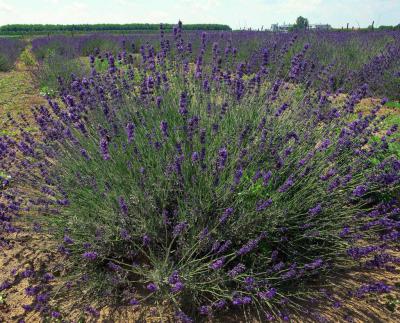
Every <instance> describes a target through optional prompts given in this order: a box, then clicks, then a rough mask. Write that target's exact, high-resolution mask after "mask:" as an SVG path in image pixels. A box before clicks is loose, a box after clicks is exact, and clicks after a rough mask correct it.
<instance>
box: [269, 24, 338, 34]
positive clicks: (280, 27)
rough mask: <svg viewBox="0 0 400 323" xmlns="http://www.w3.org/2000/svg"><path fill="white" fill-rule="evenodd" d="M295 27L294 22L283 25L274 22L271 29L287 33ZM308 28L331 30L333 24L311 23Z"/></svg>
mask: <svg viewBox="0 0 400 323" xmlns="http://www.w3.org/2000/svg"><path fill="white" fill-rule="evenodd" d="M293 27H294V25H292V24H283V25H279V24H272V25H271V31H274V32H283V33H287V32H289V31H290V30H291V29H292V28H293ZM308 29H311V30H330V29H332V26H331V25H329V24H314V25H309V26H308Z"/></svg>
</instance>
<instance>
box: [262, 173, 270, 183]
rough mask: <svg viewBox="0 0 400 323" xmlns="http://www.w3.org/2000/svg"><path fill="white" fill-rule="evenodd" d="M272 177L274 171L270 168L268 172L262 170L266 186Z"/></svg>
mask: <svg viewBox="0 0 400 323" xmlns="http://www.w3.org/2000/svg"><path fill="white" fill-rule="evenodd" d="M271 177H272V172H271V171H270V170H269V171H268V172H266V173H265V172H264V171H263V172H262V178H263V185H264V186H267V185H268V183H269V180H270V179H271Z"/></svg>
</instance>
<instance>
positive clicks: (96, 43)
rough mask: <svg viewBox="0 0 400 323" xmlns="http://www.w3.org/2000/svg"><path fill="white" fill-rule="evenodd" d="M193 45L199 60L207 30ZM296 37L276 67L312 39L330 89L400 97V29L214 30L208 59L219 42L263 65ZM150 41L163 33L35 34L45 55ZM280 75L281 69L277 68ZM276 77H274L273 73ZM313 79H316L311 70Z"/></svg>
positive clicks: (37, 49) (136, 46) (193, 35)
mask: <svg viewBox="0 0 400 323" xmlns="http://www.w3.org/2000/svg"><path fill="white" fill-rule="evenodd" d="M183 35H184V36H183V37H184V39H185V41H186V43H187V45H188V46H190V48H191V49H192V53H191V55H190V61H191V62H195V60H196V55H195V54H194V53H196V52H197V51H198V50H199V48H200V47H201V41H200V39H201V32H186V33H184V34H183ZM292 40H293V41H294V46H292V49H291V50H290V51H289V52H288V53H287V55H286V56H285V58H284V59H280V58H281V57H280V56H279V61H274V60H273V56H271V57H270V58H269V59H270V60H271V61H270V69H271V70H272V71H274V70H276V69H277V68H279V64H284V65H285V69H282V70H281V71H282V73H283V74H282V75H279V77H283V76H284V75H285V74H286V73H288V71H289V68H290V59H291V58H292V57H293V55H294V54H295V53H297V52H299V51H300V49H301V47H302V46H303V44H304V43H305V42H308V43H310V44H311V49H310V50H309V51H308V53H307V54H306V57H307V58H308V64H313V65H314V66H312V67H313V68H314V69H315V70H317V71H319V70H321V69H322V68H325V78H324V79H323V80H320V82H319V83H320V85H324V86H325V88H326V90H333V91H336V90H338V89H339V88H343V90H344V91H347V92H348V91H350V90H351V89H352V88H353V87H354V86H361V85H362V84H364V83H367V84H369V91H370V93H369V94H370V95H372V96H386V97H389V98H391V99H398V98H399V95H398V93H400V59H399V57H400V32H398V31H397V32H396V31H394V32H392V31H386V32H346V33H345V32H309V33H300V34H284V33H268V32H256V31H253V32H252V31H242V32H209V33H208V34H207V40H206V41H207V44H208V51H207V52H206V53H204V55H203V60H204V63H205V64H206V65H207V64H208V63H209V62H210V61H211V59H212V56H213V53H212V44H213V43H216V42H218V43H219V49H218V50H219V51H224V52H225V56H226V55H228V54H229V53H230V52H231V51H232V52H235V53H236V58H237V60H236V63H237V62H238V61H242V62H247V63H248V64H249V66H250V67H251V68H252V69H253V71H252V72H254V71H257V69H259V67H260V65H261V64H262V60H263V59H262V57H263V55H264V52H265V51H271V49H275V48H276V47H279V48H282V46H283V45H284V44H288V43H290V42H291V41H292ZM165 42H166V46H169V44H170V43H171V44H172V42H173V36H172V35H171V36H170V35H166V36H165ZM146 44H151V45H152V46H153V47H155V49H156V50H159V49H160V48H159V42H158V35H156V34H136V35H110V34H104V35H99V34H97V35H85V36H78V37H68V36H53V37H47V38H37V39H34V40H33V52H34V53H35V54H36V56H37V57H38V59H39V60H43V59H44V58H45V57H46V55H47V53H48V52H49V50H51V51H54V52H56V53H57V54H59V55H61V56H67V57H70V58H72V57H79V56H88V55H89V54H94V53H95V52H97V53H100V52H102V53H104V51H109V52H112V53H113V54H114V55H115V54H116V53H117V52H120V51H122V50H126V51H127V52H130V53H140V52H141V51H142V50H143V48H144V46H145V45H146ZM272 75H273V76H275V74H272ZM271 79H273V77H272V78H271ZM307 79H310V76H309V75H308V77H307Z"/></svg>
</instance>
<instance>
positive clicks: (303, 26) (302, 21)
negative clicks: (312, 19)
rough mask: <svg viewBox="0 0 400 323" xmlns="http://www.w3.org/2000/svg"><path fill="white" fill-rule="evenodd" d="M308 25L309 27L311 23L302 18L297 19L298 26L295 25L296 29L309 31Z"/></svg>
mask: <svg viewBox="0 0 400 323" xmlns="http://www.w3.org/2000/svg"><path fill="white" fill-rule="evenodd" d="M308 25H309V23H308V19H307V18H304V17H302V16H300V17H297V19H296V24H295V28H296V29H307V28H308Z"/></svg>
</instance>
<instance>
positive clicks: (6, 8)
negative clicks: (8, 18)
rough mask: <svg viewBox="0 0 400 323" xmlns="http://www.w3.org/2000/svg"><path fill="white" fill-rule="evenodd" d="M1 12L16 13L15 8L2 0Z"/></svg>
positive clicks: (0, 0)
mask: <svg viewBox="0 0 400 323" xmlns="http://www.w3.org/2000/svg"><path fill="white" fill-rule="evenodd" d="M0 12H3V13H4V12H8V13H12V12H15V8H14V7H13V6H11V5H10V4H8V3H7V2H5V1H2V0H0Z"/></svg>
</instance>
